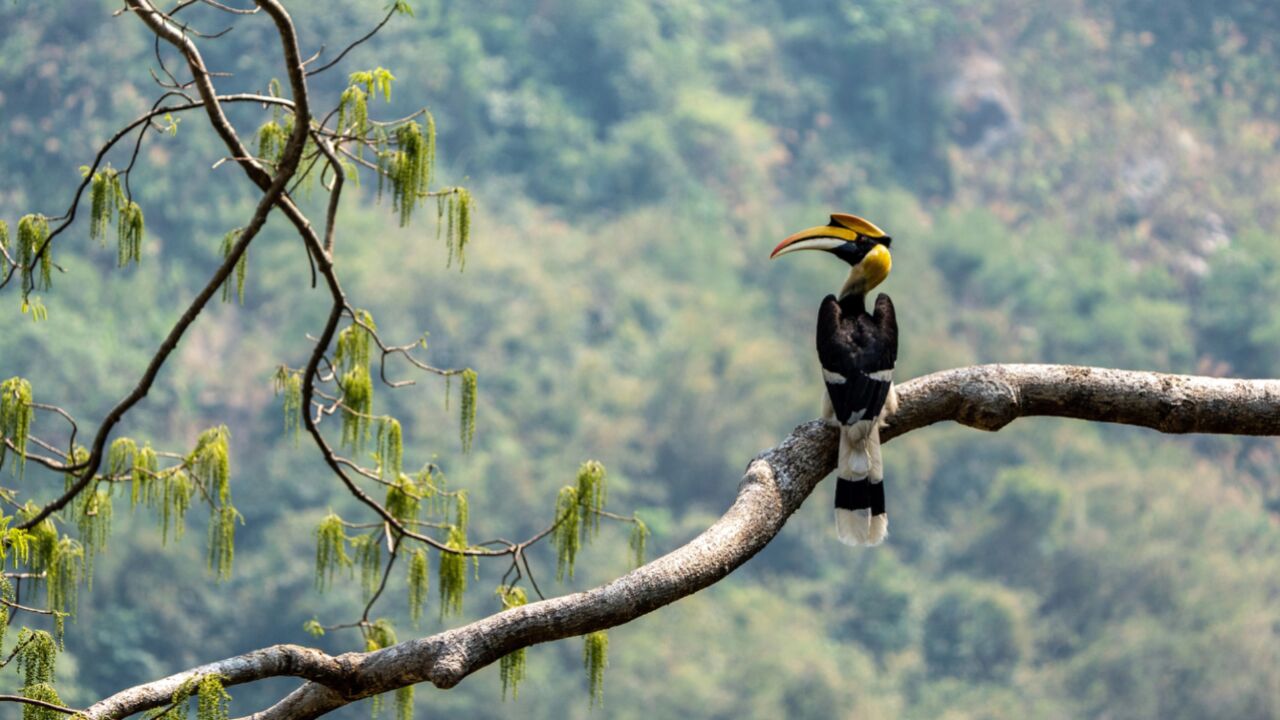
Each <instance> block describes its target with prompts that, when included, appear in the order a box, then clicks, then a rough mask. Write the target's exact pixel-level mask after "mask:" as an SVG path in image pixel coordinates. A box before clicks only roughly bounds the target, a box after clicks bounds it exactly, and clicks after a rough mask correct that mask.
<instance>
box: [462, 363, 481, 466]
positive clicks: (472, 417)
mask: <svg viewBox="0 0 1280 720" xmlns="http://www.w3.org/2000/svg"><path fill="white" fill-rule="evenodd" d="M476 385H477V378H476V371H475V370H472V369H471V368H467V369H466V370H463V371H462V412H461V415H460V416H459V423H460V427H459V431H460V434H461V436H462V452H464V453H467V452H471V442H472V441H473V440H474V439H475V437H476Z"/></svg>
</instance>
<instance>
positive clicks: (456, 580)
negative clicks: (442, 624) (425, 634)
mask: <svg viewBox="0 0 1280 720" xmlns="http://www.w3.org/2000/svg"><path fill="white" fill-rule="evenodd" d="M447 545H448V547H449V548H450V549H452V550H458V551H461V550H465V549H466V548H467V534H466V532H465V531H463V530H461V529H459V528H457V527H451V528H449V541H448V543H447ZM439 565H440V570H439V572H440V617H441V618H442V619H443V618H445V617H448V616H449V615H457V614H459V613H461V612H462V596H463V595H464V594H465V593H466V592H467V557H466V556H465V555H462V554H461V553H460V552H441V553H440V562H439Z"/></svg>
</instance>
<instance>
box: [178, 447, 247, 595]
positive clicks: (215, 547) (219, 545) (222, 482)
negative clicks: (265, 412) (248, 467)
mask: <svg viewBox="0 0 1280 720" xmlns="http://www.w3.org/2000/svg"><path fill="white" fill-rule="evenodd" d="M230 437H231V433H230V432H229V431H228V430H227V426H225V425H219V426H218V427H215V428H210V429H208V430H206V431H204V432H203V433H201V434H200V437H199V438H197V440H196V447H195V449H194V450H192V451H191V454H190V455H189V456H187V467H188V468H190V470H191V474H192V475H193V476H194V477H195V478H196V480H197V481H198V482H201V483H202V484H203V486H204V487H205V489H206V492H207V494H208V496H209V498H210V506H209V552H208V567H209V570H210V571H212V572H213V573H214V576H215V577H216V578H217V579H219V580H225V579H227V578H228V577H230V575H231V563H232V559H233V558H234V555H235V528H236V522H237V521H240V522H241V523H243V521H244V518H243V516H241V515H240V513H239V512H238V511H237V510H236V509H235V507H234V506H233V505H232V503H231V456H230V451H229V449H228V440H229V439H230Z"/></svg>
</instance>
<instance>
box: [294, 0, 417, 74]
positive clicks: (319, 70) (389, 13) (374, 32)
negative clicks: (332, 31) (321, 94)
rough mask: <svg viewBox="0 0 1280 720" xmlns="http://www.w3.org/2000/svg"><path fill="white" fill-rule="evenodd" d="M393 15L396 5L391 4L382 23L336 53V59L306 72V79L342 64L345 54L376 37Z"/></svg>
mask: <svg viewBox="0 0 1280 720" xmlns="http://www.w3.org/2000/svg"><path fill="white" fill-rule="evenodd" d="M395 14H396V4H395V3H394V2H393V3H391V9H389V10H388V11H387V14H386V16H385V17H383V18H382V22H380V23H378V24H377V25H376V26H374V28H373V29H372V30H370V31H369V32H368V33H366V34H365V35H364V37H361V38H360V39H359V40H356V41H355V42H353V43H351V44H350V45H348V46H347V47H346V49H344V50H343V51H342V52H340V53H338V56H337V57H335V58H334V59H332V60H330V61H329V62H327V63H325V64H324V65H321V66H320V67H318V68H316V69H315V70H308V71H307V77H310V76H312V75H319V74H320V73H322V72H324V71H325V70H328V69H329V68H331V67H333V66H334V65H337V64H338V63H340V62H342V58H344V57H346V56H347V53H349V52H351V51H352V50H354V49H355V48H356V47H357V46H358V45H360V44H361V43H363V42H365V41H366V40H368V39H369V38H371V37H373V36H374V35H377V34H378V31H379V30H381V29H382V28H383V26H384V25H386V24H387V23H389V22H391V18H392V17H393V16H394V15H395ZM308 62H310V61H308Z"/></svg>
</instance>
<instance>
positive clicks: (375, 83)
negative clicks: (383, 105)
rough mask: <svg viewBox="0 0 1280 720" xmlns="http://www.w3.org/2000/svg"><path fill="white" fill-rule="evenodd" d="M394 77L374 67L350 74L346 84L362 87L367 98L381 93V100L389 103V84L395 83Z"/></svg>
mask: <svg viewBox="0 0 1280 720" xmlns="http://www.w3.org/2000/svg"><path fill="white" fill-rule="evenodd" d="M395 79H396V76H395V75H392V74H391V71H390V70H388V69H386V68H384V67H376V68H374V69H372V70H361V71H358V72H353V73H351V75H350V76H348V79H347V82H348V83H350V84H351V85H356V86H358V85H363V86H364V91H365V93H366V94H367V95H368V96H369V97H374V96H376V95H377V94H378V93H381V94H382V96H383V99H385V100H386V101H387V102H391V83H393V82H395Z"/></svg>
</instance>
